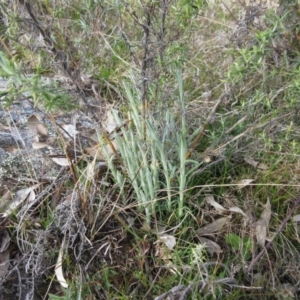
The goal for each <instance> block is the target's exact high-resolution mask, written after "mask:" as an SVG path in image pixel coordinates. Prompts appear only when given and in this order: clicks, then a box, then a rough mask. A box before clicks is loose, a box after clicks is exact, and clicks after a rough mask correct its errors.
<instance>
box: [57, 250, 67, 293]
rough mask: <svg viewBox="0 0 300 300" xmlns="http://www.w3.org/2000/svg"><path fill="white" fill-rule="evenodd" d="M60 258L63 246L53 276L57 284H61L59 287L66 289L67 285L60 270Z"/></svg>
mask: <svg viewBox="0 0 300 300" xmlns="http://www.w3.org/2000/svg"><path fill="white" fill-rule="evenodd" d="M62 256H63V246H62V247H61V248H60V250H59V253H58V258H57V262H56V265H55V275H56V278H57V280H58V282H59V283H60V284H61V286H62V287H64V288H66V289H67V288H68V284H67V282H66V280H65V278H64V275H63V269H62Z"/></svg>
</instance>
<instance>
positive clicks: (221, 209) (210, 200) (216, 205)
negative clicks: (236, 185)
mask: <svg viewBox="0 0 300 300" xmlns="http://www.w3.org/2000/svg"><path fill="white" fill-rule="evenodd" d="M205 201H206V202H207V203H208V204H210V205H211V206H213V207H214V208H215V209H216V210H217V211H218V212H220V213H222V212H224V211H227V209H226V208H224V207H223V206H222V205H221V204H219V203H218V202H216V201H215V199H214V196H213V195H206V196H205Z"/></svg>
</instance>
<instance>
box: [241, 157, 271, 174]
mask: <svg viewBox="0 0 300 300" xmlns="http://www.w3.org/2000/svg"><path fill="white" fill-rule="evenodd" d="M244 160H245V162H246V163H248V164H249V165H251V166H252V167H254V168H255V169H259V170H263V171H265V170H268V169H269V167H268V166H267V165H266V164H264V163H260V162H258V161H255V160H254V159H252V158H251V157H246V158H245V159H244Z"/></svg>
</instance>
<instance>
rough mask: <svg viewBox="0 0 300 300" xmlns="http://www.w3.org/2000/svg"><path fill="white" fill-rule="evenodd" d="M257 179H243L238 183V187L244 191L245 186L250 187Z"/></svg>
mask: <svg viewBox="0 0 300 300" xmlns="http://www.w3.org/2000/svg"><path fill="white" fill-rule="evenodd" d="M254 180H255V179H242V180H240V181H238V182H237V186H238V189H240V190H241V189H242V188H244V187H245V186H247V185H249V184H250V183H252V182H253V181H254Z"/></svg>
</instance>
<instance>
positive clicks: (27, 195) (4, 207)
mask: <svg viewBox="0 0 300 300" xmlns="http://www.w3.org/2000/svg"><path fill="white" fill-rule="evenodd" d="M39 186H40V184H36V185H34V186H32V187H29V188H27V189H23V190H19V191H17V192H16V194H15V197H14V199H13V200H9V201H6V202H2V203H1V207H0V211H3V214H2V215H3V216H4V217H7V216H9V215H10V214H11V213H12V212H13V211H14V210H15V209H16V208H17V207H18V206H19V205H20V204H21V203H22V202H24V201H25V200H26V201H27V202H28V203H30V202H32V201H33V200H34V199H35V192H34V190H35V189H36V188H37V187H39Z"/></svg>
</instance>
